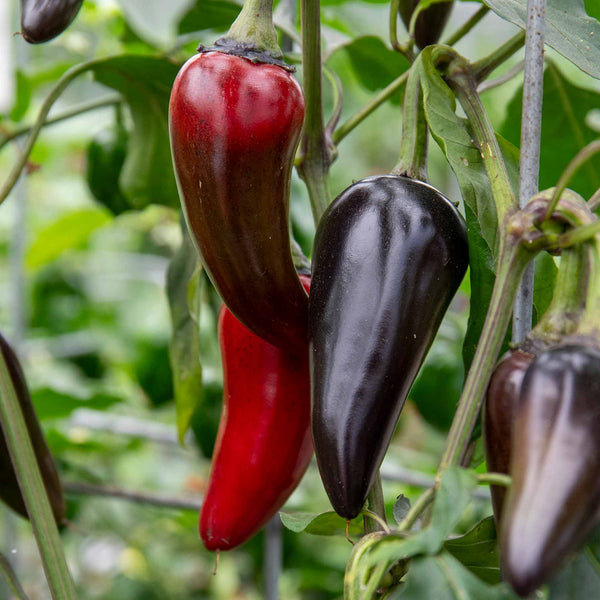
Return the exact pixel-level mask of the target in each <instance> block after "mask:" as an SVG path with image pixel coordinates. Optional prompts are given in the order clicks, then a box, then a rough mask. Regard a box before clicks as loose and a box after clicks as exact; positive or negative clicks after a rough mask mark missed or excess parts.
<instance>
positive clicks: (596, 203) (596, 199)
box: [588, 189, 600, 211]
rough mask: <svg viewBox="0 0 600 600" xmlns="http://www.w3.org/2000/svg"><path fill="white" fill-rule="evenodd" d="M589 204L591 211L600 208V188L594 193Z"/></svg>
mask: <svg viewBox="0 0 600 600" xmlns="http://www.w3.org/2000/svg"><path fill="white" fill-rule="evenodd" d="M588 206H589V207H590V210H591V211H596V210H597V209H598V208H600V189H599V190H596V191H595V192H594V193H593V194H592V197H591V198H590V199H589V200H588Z"/></svg>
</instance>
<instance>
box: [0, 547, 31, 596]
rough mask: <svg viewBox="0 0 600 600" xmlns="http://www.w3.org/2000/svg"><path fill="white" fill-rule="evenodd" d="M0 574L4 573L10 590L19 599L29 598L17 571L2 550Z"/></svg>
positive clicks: (0, 554)
mask: <svg viewBox="0 0 600 600" xmlns="http://www.w3.org/2000/svg"><path fill="white" fill-rule="evenodd" d="M0 575H2V576H3V577H4V579H5V581H6V583H8V587H9V588H10V591H11V592H12V593H13V594H14V596H15V598H17V600H28V598H27V594H26V593H25V590H23V588H22V587H21V584H20V583H19V580H18V578H17V575H16V573H15V572H14V570H13V568H12V566H11V564H10V563H9V562H8V559H7V558H6V556H4V554H2V553H1V552H0Z"/></svg>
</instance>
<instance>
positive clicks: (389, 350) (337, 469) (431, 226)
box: [309, 175, 468, 519]
mask: <svg viewBox="0 0 600 600" xmlns="http://www.w3.org/2000/svg"><path fill="white" fill-rule="evenodd" d="M467 264H468V248H467V233H466V227H465V223H464V220H463V218H462V217H461V215H460V213H459V212H458V211H457V210H456V208H455V207H454V205H453V204H452V203H451V202H450V201H449V200H448V199H447V198H445V197H444V196H442V195H441V194H440V193H439V192H438V191H437V190H435V189H434V188H433V187H431V186H430V185H428V184H426V183H423V182H421V181H416V180H413V179H410V178H408V177H402V176H395V175H384V176H376V177H368V178H367V179H363V180H362V181H359V182H357V183H355V184H353V185H351V186H350V187H349V188H347V189H346V190H345V191H344V192H342V194H341V195H340V196H338V197H337V198H336V200H334V202H333V203H332V204H331V205H330V207H329V208H328V209H327V211H326V212H325V214H324V215H323V217H322V218H321V222H320V223H319V227H318V229H317V234H316V238H315V246H314V251H313V277H312V286H311V292H310V304H309V322H310V334H311V369H312V394H313V416H312V428H313V437H314V443H315V453H316V456H317V463H318V466H319V471H320V473H321V478H322V480H323V483H324V486H325V490H326V491H327V494H328V496H329V499H330V500H331V503H332V505H333V508H334V509H335V510H336V512H338V513H339V514H340V515H341V516H342V517H344V518H346V519H352V518H354V517H356V516H357V514H358V513H359V512H360V510H361V508H362V506H363V503H364V501H365V499H366V496H367V493H368V491H369V488H370V486H371V483H372V481H373V479H374V477H375V474H376V472H377V469H378V468H379V466H380V464H381V462H382V460H383V457H384V454H385V451H386V449H387V446H388V444H389V441H390V439H391V437H392V433H393V431H394V427H395V425H396V421H397V419H398V416H399V414H400V411H401V409H402V406H403V404H404V401H405V399H406V396H407V394H408V392H409V390H410V387H411V385H412V383H413V381H414V378H415V376H416V374H417V372H418V370H419V367H420V366H421V364H422V362H423V360H424V358H425V355H426V353H427V350H428V349H429V346H430V345H431V343H432V341H433V338H434V336H435V333H436V332H437V329H438V327H439V325H440V323H441V320H442V317H443V316H444V313H445V311H446V309H447V308H448V305H449V303H450V300H451V299H452V297H453V296H454V294H455V292H456V290H457V288H458V286H459V284H460V282H461V280H462V278H463V276H464V274H465V271H466V268H467Z"/></svg>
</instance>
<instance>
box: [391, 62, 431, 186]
mask: <svg viewBox="0 0 600 600" xmlns="http://www.w3.org/2000/svg"><path fill="white" fill-rule="evenodd" d="M392 174H393V175H406V176H407V177H410V178H411V179H418V180H419V181H425V182H426V181H427V120H426V119H425V108H424V107H423V92H422V91H421V83H420V77H419V70H418V69H416V68H414V67H413V68H411V69H410V72H409V75H408V81H407V82H406V91H405V92H404V106H403V109H402V140H401V142H400V160H399V161H398V164H397V165H396V166H395V167H394V170H393V171H392Z"/></svg>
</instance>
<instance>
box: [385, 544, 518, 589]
mask: <svg viewBox="0 0 600 600" xmlns="http://www.w3.org/2000/svg"><path fill="white" fill-rule="evenodd" d="M424 598H435V600H511V599H516V598H517V597H516V596H515V595H514V594H513V593H512V592H511V591H510V590H509V589H508V587H507V586H506V584H501V585H496V586H490V585H487V584H486V583H484V582H483V581H481V579H479V578H478V577H476V576H475V575H473V574H472V573H471V572H470V571H469V570H467V569H466V568H465V567H463V566H462V565H461V563H460V562H459V561H458V560H456V559H455V558H454V557H453V556H452V555H451V554H449V553H448V552H442V553H441V554H440V555H439V556H436V557H425V558H418V559H415V560H413V561H411V563H410V568H409V570H408V575H407V576H406V584H405V585H403V586H402V587H400V588H398V590H396V591H395V592H393V593H392V594H391V595H390V596H389V600H423V599H424Z"/></svg>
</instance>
